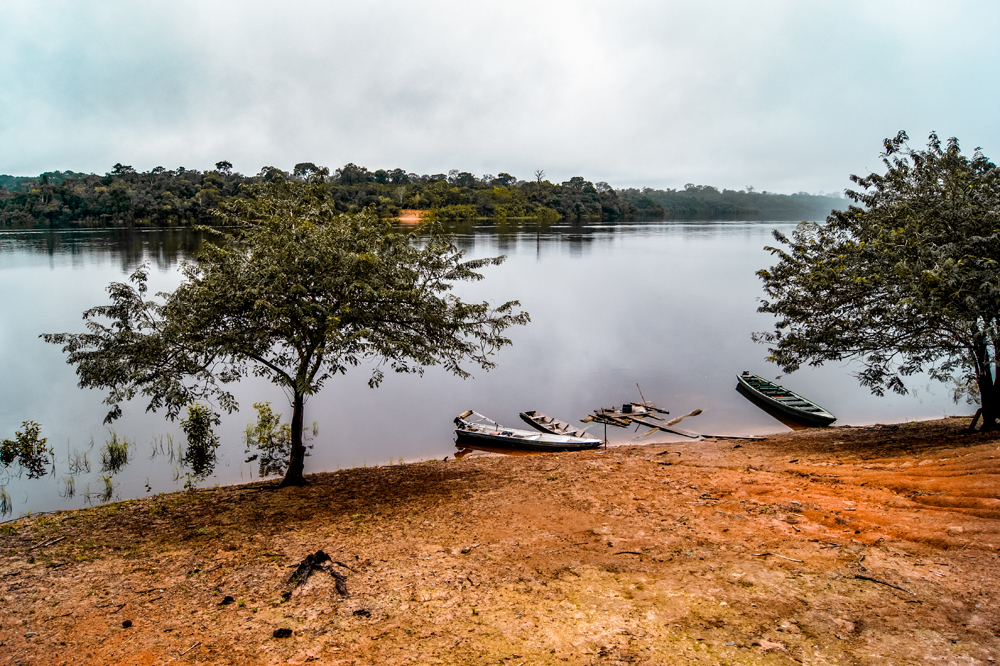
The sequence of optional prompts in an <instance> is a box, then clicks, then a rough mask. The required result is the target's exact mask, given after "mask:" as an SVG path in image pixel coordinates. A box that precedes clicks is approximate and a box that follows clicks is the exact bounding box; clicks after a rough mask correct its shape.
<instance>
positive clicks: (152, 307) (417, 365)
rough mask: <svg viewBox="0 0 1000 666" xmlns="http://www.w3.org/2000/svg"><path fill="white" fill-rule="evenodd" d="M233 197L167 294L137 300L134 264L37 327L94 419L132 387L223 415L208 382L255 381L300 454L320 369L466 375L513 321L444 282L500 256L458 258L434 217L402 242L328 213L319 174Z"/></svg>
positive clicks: (221, 399)
mask: <svg viewBox="0 0 1000 666" xmlns="http://www.w3.org/2000/svg"><path fill="white" fill-rule="evenodd" d="M243 194H244V196H242V197H240V198H237V199H231V200H227V201H224V202H222V203H221V204H220V205H219V207H218V209H217V211H218V219H219V222H220V223H222V224H223V225H226V226H225V227H224V229H221V230H219V229H207V231H211V232H212V234H213V235H214V236H215V237H216V242H214V243H209V244H206V245H205V247H204V249H203V250H202V251H201V252H200V253H199V254H198V255H197V256H196V258H195V261H192V262H188V263H186V264H184V266H183V268H182V272H183V276H184V280H183V282H182V284H181V285H180V286H179V287H178V288H177V289H176V290H175V291H174V292H173V293H171V294H159V295H157V297H158V298H159V299H162V300H153V299H151V298H150V297H149V295H148V293H147V288H146V281H147V273H146V271H147V269H146V267H145V266H143V267H141V268H140V269H138V270H137V271H136V272H135V273H134V274H133V275H132V277H131V278H130V281H129V283H127V284H126V283H113V284H112V285H110V286H109V288H108V292H109V295H110V297H111V303H110V304H109V305H104V306H98V307H95V308H92V309H91V310H88V311H87V312H85V313H84V319H85V321H86V327H87V333H83V334H68V333H61V334H47V335H43V336H42V337H43V338H44V339H45V340H46V341H48V342H51V343H54V344H61V345H63V349H64V350H65V351H66V352H67V353H68V361H69V362H70V363H72V364H74V365H76V366H77V375H78V376H79V378H80V386H81V387H86V388H98V389H102V390H107V391H108V395H107V397H106V399H105V402H106V403H107V404H108V405H110V406H111V412H110V413H109V414H108V419H109V420H111V419H114V418H116V417H117V416H118V415H119V414H120V413H121V412H120V404H121V402H123V401H126V400H130V399H132V398H135V397H138V396H140V395H141V396H144V397H146V398H147V399H148V409H150V410H156V409H160V408H166V410H167V414H168V415H169V416H170V417H172V418H173V417H176V416H177V415H179V413H180V412H181V410H183V409H186V408H187V407H188V405H190V404H191V403H193V402H194V401H196V400H213V401H214V402H215V403H216V405H217V406H218V407H219V408H221V409H224V410H226V411H232V410H233V409H235V408H236V402H235V400H234V399H233V397H232V395H231V394H230V393H229V392H228V391H226V390H225V389H224V385H225V384H227V383H229V382H233V381H236V380H238V379H240V378H241V377H246V376H248V375H254V376H259V377H266V378H267V379H268V380H270V381H272V382H274V383H275V384H277V385H279V386H281V387H282V388H283V389H284V390H285V392H286V393H287V394H288V395H289V398H290V401H291V402H292V406H293V415H292V423H291V440H292V452H293V453H292V457H293V459H294V458H295V456H296V455H299V458H300V459H301V456H302V455H303V454H304V449H303V448H302V414H301V410H302V407H301V405H302V403H303V398H304V397H305V396H308V395H311V394H314V393H316V392H317V391H319V390H320V389H321V388H322V387H323V385H324V383H325V382H326V381H327V380H328V379H329V378H330V377H332V376H334V375H337V374H342V373H344V372H346V371H347V370H348V369H349V368H352V367H356V366H358V365H359V364H360V363H361V362H362V361H363V360H365V359H371V360H373V361H374V362H375V363H374V370H373V372H372V375H371V377H370V379H369V384H370V385H371V386H377V385H378V384H379V382H380V381H381V380H382V377H383V372H384V370H385V368H389V369H391V370H393V371H395V372H404V373H417V374H420V373H422V372H423V370H424V368H425V367H426V366H430V365H442V366H444V367H445V369H447V370H448V371H449V372H451V373H453V374H455V375H458V376H460V377H468V376H470V370H469V369H467V368H468V367H470V366H478V367H480V368H482V369H486V370H488V369H490V368H492V367H493V366H494V364H495V360H494V359H495V353H496V351H497V350H498V349H500V348H502V347H504V346H506V345H509V344H510V339H508V338H507V337H505V335H504V332H505V331H506V329H508V328H509V327H511V326H517V325H522V324H525V323H527V322H528V321H529V317H528V315H527V313H524V312H519V311H518V310H517V308H518V305H519V304H518V303H517V301H510V302H508V303H504V304H502V305H500V306H499V307H496V308H493V307H491V306H490V305H489V304H488V303H466V302H464V301H462V300H460V299H459V298H457V297H455V296H454V295H453V294H451V293H450V290H451V288H452V286H453V284H454V283H456V282H460V281H474V280H480V279H482V275H481V274H479V273H478V272H477V271H478V270H479V269H480V268H484V267H487V266H494V265H497V264H499V263H501V262H502V261H503V258H502V257H496V258H489V259H478V260H473V261H464V260H463V254H462V252H461V251H460V250H458V249H457V248H456V247H455V245H454V243H453V242H452V239H451V237H450V236H448V235H446V234H444V233H443V232H442V231H441V229H440V228H438V227H436V226H434V225H429V226H427V227H424V228H422V229H421V236H420V237H419V238H413V237H411V236H409V235H408V234H404V233H401V232H398V231H396V230H395V229H394V228H393V226H392V224H391V222H390V221H388V220H383V219H380V218H379V217H378V216H376V215H375V214H374V213H372V212H369V211H365V212H362V213H358V214H340V213H338V212H337V211H336V208H335V206H334V202H333V200H332V199H331V198H330V192H329V190H328V188H326V187H325V185H324V184H323V183H322V182H320V181H319V180H316V181H313V182H294V181H288V180H284V179H283V178H281V177H280V176H275V177H274V178H273V179H272V180H270V181H268V182H264V183H260V184H254V185H249V186H246V187H244V190H243ZM466 364H468V366H467V365H466ZM190 418H191V417H190V413H189V420H190ZM296 451H298V453H297V454H296ZM293 467H294V465H293V466H292V467H290V468H289V473H290V474H291V473H293V471H292V468H293ZM298 473H299V474H300V473H301V470H299V472H298Z"/></svg>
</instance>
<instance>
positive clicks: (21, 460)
mask: <svg viewBox="0 0 1000 666" xmlns="http://www.w3.org/2000/svg"><path fill="white" fill-rule="evenodd" d="M41 430H42V426H40V425H38V424H37V423H35V422H34V421H25V422H24V423H22V424H21V429H20V430H18V431H17V432H16V433H15V434H14V439H5V440H3V441H2V442H0V465H3V466H4V467H10V466H11V465H13V464H14V463H15V462H16V463H17V464H18V465H19V466H20V468H21V470H23V471H25V472H27V473H28V478H29V479H38V478H40V477H43V476H45V465H46V464H47V463H48V462H49V456H51V455H52V453H53V451H52V449H49V448H47V447H46V446H45V444H46V442H48V439H47V438H45V437H39V436H38V435H39V433H40V432H41Z"/></svg>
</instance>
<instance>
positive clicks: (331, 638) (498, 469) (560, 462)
mask: <svg viewBox="0 0 1000 666" xmlns="http://www.w3.org/2000/svg"><path fill="white" fill-rule="evenodd" d="M967 423H968V420H967V419H946V420H942V421H933V422H925V423H911V424H901V425H898V426H895V425H894V426H873V427H868V428H847V427H844V428H829V429H825V430H806V431H801V432H798V433H788V434H783V435H777V436H773V437H770V438H768V439H767V440H765V441H762V442H742V443H741V444H742V445H741V446H737V444H738V443H737V442H734V441H700V442H688V443H682V444H675V443H671V444H649V445H644V446H631V447H623V448H613V449H610V450H607V451H593V452H588V453H582V454H581V453H576V454H548V455H540V456H528V457H516V458H511V457H470V458H465V459H463V460H460V461H455V460H449V461H448V462H440V461H438V462H429V463H428V462H425V463H417V464H409V465H402V466H392V467H380V468H374V469H371V468H370V469H354V470H344V471H340V472H336V473H331V474H318V475H315V476H312V477H310V480H311V484H310V485H309V486H307V487H305V488H299V489H287V490H280V491H276V490H272V489H271V488H269V487H265V486H264V485H261V484H257V485H251V486H240V487H227V488H219V489H212V490H201V491H196V492H186V493H176V494H172V495H160V496H157V497H151V498H147V499H143V500H138V501H129V502H120V503H117V504H112V505H107V506H102V507H97V508H93V509H88V510H83V511H71V512H64V513H59V514H55V515H46V516H35V517H29V518H24V519H22V520H19V521H17V522H14V523H8V524H6V525H3V526H0V663H4V664H46V663H69V664H110V663H119V664H165V663H168V662H170V663H175V662H176V663H178V664H185V663H187V664H194V663H225V664H228V663H234V664H235V663H240V664H243V663H246V664H258V663H259V664H284V663H291V664H300V663H306V662H311V661H312V662H316V663H322V664H326V663H330V664H341V663H342V664H407V663H413V664H505V665H508V666H518V665H519V664H563V663H570V664H613V663H629V664H791V663H802V664H904V663H905V664H928V663H934V664H989V663H994V662H995V660H998V659H1000V585H998V583H1000V566H998V565H1000V435H996V434H992V435H983V434H976V435H964V434H962V433H961V429H962V428H963V427H964V426H965V425H966V424H967ZM60 538H62V539H61V540H57V539H60ZM46 544H48V545H46ZM320 549H322V550H324V551H325V552H326V553H328V554H330V556H331V558H332V559H333V560H334V561H337V562H338V564H334V565H332V566H333V568H334V569H335V570H337V571H339V572H341V573H343V574H344V575H346V582H347V591H348V596H347V597H343V598H342V597H341V596H340V595H339V594H338V593H337V590H336V588H335V585H334V583H335V581H334V578H333V577H332V576H331V575H330V574H329V573H328V572H326V571H323V570H319V571H316V572H315V573H314V574H313V575H312V577H311V578H309V579H308V581H307V582H306V583H305V584H304V585H302V586H300V587H298V588H297V589H296V590H295V591H294V592H293V593H292V594H291V596H290V597H289V598H288V599H287V600H285V599H283V596H282V592H283V591H284V590H286V589H288V586H287V580H288V578H289V576H290V574H291V573H292V571H293V570H294V569H292V568H290V567H292V566H294V565H295V564H297V563H298V562H299V561H300V560H302V559H303V558H304V557H305V556H306V555H308V554H309V553H314V552H315V551H317V550H320ZM227 596H229V597H232V599H233V601H232V603H228V604H223V603H222V602H223V601H224V600H226V597H227ZM126 621H128V622H126ZM129 622H130V623H131V626H130V627H127V628H126V627H124V626H123V623H125V624H128V623H129ZM282 628H284V629H289V630H291V635H290V636H289V637H286V638H276V637H274V632H275V630H276V629H282Z"/></svg>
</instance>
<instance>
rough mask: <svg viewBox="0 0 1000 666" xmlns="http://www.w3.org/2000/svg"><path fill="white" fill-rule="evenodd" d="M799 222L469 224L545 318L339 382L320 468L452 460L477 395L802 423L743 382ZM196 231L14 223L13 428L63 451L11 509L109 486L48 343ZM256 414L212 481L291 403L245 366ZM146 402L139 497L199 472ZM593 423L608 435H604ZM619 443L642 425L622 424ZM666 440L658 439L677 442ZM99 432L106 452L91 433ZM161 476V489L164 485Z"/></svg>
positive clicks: (507, 404) (832, 386)
mask: <svg viewBox="0 0 1000 666" xmlns="http://www.w3.org/2000/svg"><path fill="white" fill-rule="evenodd" d="M793 226H794V225H791V224H787V223H774V224H771V223H743V222H740V223H718V222H711V223H672V224H670V223H655V224H633V225H568V224H567V225H552V226H547V227H544V228H541V229H535V228H532V227H516V226H514V227H509V228H495V227H467V228H459V229H458V230H457V232H458V239H459V243H460V245H461V247H462V248H463V249H465V250H466V251H467V253H468V256H469V257H480V256H488V255H494V254H505V255H507V257H508V260H507V262H506V263H505V264H504V265H502V266H500V267H495V268H489V269H486V271H485V273H486V276H487V278H486V280H484V281H482V282H480V283H478V284H475V285H463V286H462V287H461V288H460V291H459V292H458V293H459V294H460V295H462V296H463V297H465V298H468V299H477V300H482V299H486V300H490V301H494V302H502V301H504V300H509V299H519V300H520V301H521V303H522V305H523V306H524V308H525V309H526V310H527V311H528V312H530V313H531V317H532V323H531V324H529V325H528V326H526V327H523V328H521V329H519V330H515V331H513V334H512V338H513V340H514V345H513V347H509V348H507V349H505V350H503V351H502V352H501V353H500V356H499V359H498V360H499V367H498V368H497V369H496V370H494V371H492V372H490V373H485V372H477V373H476V376H475V378H474V379H470V380H465V381H463V380H460V379H456V378H453V377H451V376H449V375H447V374H445V373H444V372H442V371H439V370H436V369H434V368H431V369H428V371H427V373H426V374H425V376H424V377H422V378H419V377H414V376H405V375H401V376H395V375H394V376H387V377H386V380H385V382H384V383H383V385H382V387H381V388H379V389H376V390H370V389H368V388H367V385H366V381H367V378H368V373H367V370H368V369H366V368H364V367H361V368H357V369H354V370H352V371H351V372H349V373H348V374H347V375H346V376H343V377H339V378H335V379H333V380H331V381H330V382H329V383H328V384H327V385H326V387H325V388H324V389H323V391H322V392H321V393H320V394H319V395H317V396H314V397H313V398H312V399H311V400H310V401H309V402H308V403H307V405H306V420H307V422H308V421H313V420H315V421H317V422H318V423H319V428H320V431H319V436H318V437H317V438H316V440H315V441H314V442H313V443H314V445H315V448H314V449H313V451H312V455H311V457H310V458H307V460H306V472H307V473H308V472H310V471H321V470H333V469H338V468H343V467H356V466H361V465H378V464H386V463H388V462H390V461H392V462H396V461H399V460H400V459H403V460H407V461H412V460H418V459H428V458H433V457H437V458H443V457H444V456H448V455H452V454H453V453H454V452H455V450H456V449H455V445H454V437H453V429H452V428H453V426H452V422H451V420H452V418H454V416H455V415H456V414H458V413H461V412H462V411H464V410H466V409H474V410H476V411H478V412H482V413H484V414H486V415H488V416H490V417H492V418H494V419H495V420H497V421H499V422H500V423H504V424H508V425H513V426H517V425H518V424H519V423H520V420H519V419H518V412H521V411H524V410H528V409H537V410H539V411H542V412H545V413H548V414H551V415H554V416H558V417H560V418H563V419H566V420H574V421H575V420H577V419H580V418H582V417H583V416H585V415H586V414H587V413H588V412H589V411H590V410H592V409H594V408H596V407H602V406H605V407H609V406H611V405H613V404H616V403H618V404H620V403H622V402H625V401H629V400H638V397H639V396H638V393H637V391H636V383H638V384H639V385H640V386H641V387H642V391H643V393H644V394H645V396H646V398H647V399H648V400H652V401H654V402H656V403H657V404H658V405H660V406H663V407H665V408H666V409H669V410H670V411H671V412H672V413H673V414H675V415H676V414H683V413H687V412H689V411H691V410H692V409H695V408H701V409H704V410H705V413H704V414H702V415H701V416H698V417H696V418H692V419H688V420H687V421H686V422H685V424H684V427H685V428H688V429H690V430H696V431H697V430H700V431H702V432H714V433H720V432H728V433H768V432H780V431H783V430H786V428H785V426H783V425H782V424H781V423H779V422H778V421H776V420H774V419H773V418H772V417H770V416H768V415H767V414H765V413H764V412H762V411H760V410H759V409H758V408H757V407H755V406H754V405H752V404H751V403H749V402H748V401H747V400H746V399H744V398H743V397H742V396H740V394H738V393H737V392H736V391H735V390H734V387H735V385H736V374H738V373H739V372H740V371H742V370H750V371H751V372H754V373H758V374H761V375H763V376H765V377H770V378H774V377H775V376H776V375H777V373H778V372H779V371H778V369H777V368H775V367H773V366H770V365H769V364H767V363H765V362H764V357H765V356H766V351H765V349H764V348H763V347H762V346H759V345H756V344H754V343H753V342H752V341H751V340H750V333H751V332H752V331H755V330H763V329H766V328H768V327H769V325H770V318H769V317H767V316H764V315H761V314H758V313H757V312H756V308H757V302H756V299H757V298H758V297H759V296H760V295H761V289H760V283H759V281H758V280H757V278H756V277H755V276H754V271H755V270H756V269H758V268H761V267H764V266H768V265H770V264H771V263H772V261H771V258H770V255H769V254H767V253H766V252H765V251H764V250H763V247H764V246H765V245H768V244H770V242H771V237H770V232H771V230H772V229H774V228H779V229H783V230H786V231H789V230H790V229H791V228H792V227H793ZM197 244H198V238H197V237H196V236H195V235H194V234H192V233H191V232H189V231H155V232H139V233H132V234H125V233H122V232H93V233H81V232H67V233H49V232H34V233H8V234H0V312H2V313H3V317H2V320H0V369H2V372H3V382H2V384H0V437H12V436H13V434H14V432H15V431H16V430H17V429H18V428H19V427H20V424H21V422H22V421H26V420H34V421H36V422H38V423H41V424H42V435H43V436H46V437H48V439H49V444H50V445H51V446H53V447H54V448H55V451H56V454H57V460H56V464H55V471H54V473H53V474H50V475H49V476H47V477H45V478H43V479H41V480H30V481H29V480H27V479H19V478H13V477H10V476H9V475H4V473H3V472H2V471H0V484H2V485H5V487H6V490H7V493H8V494H9V495H10V498H11V500H12V502H13V504H14V515H19V514H21V513H24V512H27V511H29V510H33V511H44V510H52V509H57V508H71V507H77V506H82V505H84V504H85V503H86V502H87V501H88V500H87V497H86V495H87V493H88V492H90V493H96V492H97V491H98V490H100V489H101V488H102V487H103V484H102V482H101V481H99V479H98V476H99V474H98V473H99V468H100V462H99V459H100V453H99V449H100V446H101V445H102V444H103V442H104V441H106V439H107V438H108V436H109V432H108V430H107V428H106V427H105V426H103V425H102V419H103V417H104V415H105V413H106V411H107V410H106V407H105V406H104V405H102V404H101V400H102V397H103V396H102V395H100V394H99V393H97V392H94V391H85V390H82V389H79V388H77V386H76V376H75V374H74V371H73V368H72V367H70V366H68V365H67V364H66V363H65V357H64V355H63V353H62V352H61V350H60V349H59V348H58V347H56V346H53V345H47V344H44V343H43V342H42V341H41V340H39V339H38V334H39V333H42V332H60V331H74V332H76V331H81V330H82V322H81V319H80V314H81V312H82V311H83V310H84V309H86V308H88V307H91V306H93V305H97V304H100V303H103V302H105V300H106V294H105V287H106V286H107V284H108V283H109V282H111V281H116V280H123V279H125V278H126V277H127V275H128V274H129V273H130V272H131V271H132V270H134V268H135V267H136V266H137V265H138V264H139V263H141V262H142V261H148V262H149V263H150V265H151V266H152V267H153V273H152V277H151V287H152V289H153V290H169V289H171V288H173V287H174V286H176V285H177V284H178V282H179V276H178V265H179V262H180V261H181V260H182V259H184V258H185V257H187V256H189V255H190V253H191V252H192V251H193V250H194V248H195V247H197ZM781 383H782V384H784V385H785V386H787V387H788V388H790V389H792V390H796V391H798V392H800V393H803V394H804V395H806V396H808V397H810V398H812V399H813V400H815V401H816V402H818V403H819V404H821V405H823V406H824V407H826V408H827V409H829V410H831V411H832V412H833V413H834V414H836V415H837V416H838V417H839V421H838V423H840V424H855V425H859V424H865V423H874V422H888V421H901V420H907V419H918V418H934V417H940V416H942V415H945V414H954V413H965V412H968V411H970V410H969V409H968V408H967V407H965V406H964V405H963V406H956V405H954V404H952V403H951V402H950V401H949V399H948V392H947V390H946V388H945V387H943V386H939V385H932V384H929V383H928V382H927V381H926V380H924V381H917V382H915V383H914V384H915V388H916V392H915V394H913V395H909V396H903V397H900V396H894V395H893V396H887V397H885V398H878V397H874V396H872V395H871V394H870V393H868V391H866V390H865V389H863V388H861V387H860V386H859V385H858V383H857V381H856V380H855V379H854V378H853V377H852V375H851V368H850V367H847V366H844V365H830V366H826V367H823V368H819V369H816V368H807V369H803V370H800V371H799V372H796V373H795V374H793V375H790V376H786V377H783V378H782V379H781ZM236 394H237V397H238V399H239V400H240V404H241V407H243V411H242V412H241V413H238V414H232V415H224V416H223V421H222V426H221V427H220V428H219V429H218V432H219V434H220V435H221V438H222V447H221V448H220V452H219V453H220V455H219V465H218V467H217V470H216V475H215V476H214V477H213V478H210V479H208V480H207V481H205V482H204V483H203V484H202V485H214V484H215V483H221V484H227V483H238V482H240V481H249V480H251V479H255V478H256V468H255V467H254V465H252V464H247V463H244V462H243V460H244V457H245V455H244V451H243V448H244V447H243V443H242V431H243V429H244V428H245V427H246V424H247V423H248V422H249V421H250V420H251V419H253V418H254V417H255V412H254V410H253V408H252V403H253V402H256V401H261V400H270V401H271V402H272V403H273V405H274V407H275V410H276V411H282V410H283V411H284V412H285V413H286V414H287V413H288V412H289V410H288V408H287V402H286V400H285V396H284V395H283V394H282V392H281V391H280V390H278V389H275V388H274V387H272V386H270V385H269V384H267V383H263V382H261V381H255V380H248V381H246V382H244V383H243V384H242V385H240V387H239V388H238V390H237V392H236ZM144 408H145V404H144V403H135V404H132V405H127V406H125V416H124V417H123V418H122V419H120V420H119V421H117V422H116V423H115V425H114V428H115V430H116V431H117V433H118V434H119V435H120V436H122V435H123V436H125V437H127V438H128V439H129V440H131V441H133V442H135V449H134V451H135V461H134V462H133V463H132V464H131V465H130V466H129V467H127V468H126V469H125V470H124V471H123V472H121V473H119V474H118V475H117V476H116V477H115V478H114V489H115V496H116V497H119V498H121V499H125V498H129V497H139V496H143V495H145V494H147V493H148V492H153V493H156V492H165V491H171V490H175V489H178V488H180V487H182V485H183V481H176V480H175V476H176V475H177V474H178V472H179V471H180V470H177V469H176V467H175V466H174V465H172V464H171V463H170V462H169V460H167V459H166V458H164V457H162V456H158V457H156V458H155V459H153V460H150V454H151V449H152V446H153V443H154V442H158V441H161V440H163V439H165V438H166V437H167V436H168V435H169V436H172V437H173V438H174V440H175V441H176V442H180V441H182V435H180V431H179V429H178V427H177V425H176V424H175V423H171V422H169V421H167V420H166V419H165V418H164V417H163V416H162V415H159V414H147V413H145V412H144ZM597 428H598V427H595V430H594V431H595V433H598V434H603V430H600V431H598V430H597ZM608 435H609V439H610V440H611V441H612V442H613V443H616V442H617V443H626V442H628V441H630V440H631V437H633V433H632V432H631V431H626V430H616V429H610V430H609V432H608ZM666 439H668V438H667V437H666V436H663V437H660V436H654V437H652V438H650V439H647V440H643V441H644V442H645V441H665V440H666ZM91 447H92V448H91ZM85 451H89V453H88V459H89V461H90V463H91V472H90V473H89V474H88V473H83V474H80V475H78V476H77V477H76V478H75V479H74V483H75V489H74V490H75V493H76V494H75V497H72V498H69V497H64V495H65V494H66V485H65V484H66V480H67V479H68V478H69V467H68V464H67V460H68V458H69V456H70V455H71V454H72V453H74V452H76V453H82V452H85ZM147 484H148V486H149V488H150V489H151V490H147Z"/></svg>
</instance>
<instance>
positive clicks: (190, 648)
mask: <svg viewBox="0 0 1000 666" xmlns="http://www.w3.org/2000/svg"><path fill="white" fill-rule="evenodd" d="M199 645H201V643H195V644H194V645H192V646H191V647H189V648H188V649H187V650H184V652H181V654H180V656H182V657H183V656H184V655H186V654H187V653H188V652H190V651H191V650H193V649H195V648H196V647H198V646H199Z"/></svg>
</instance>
